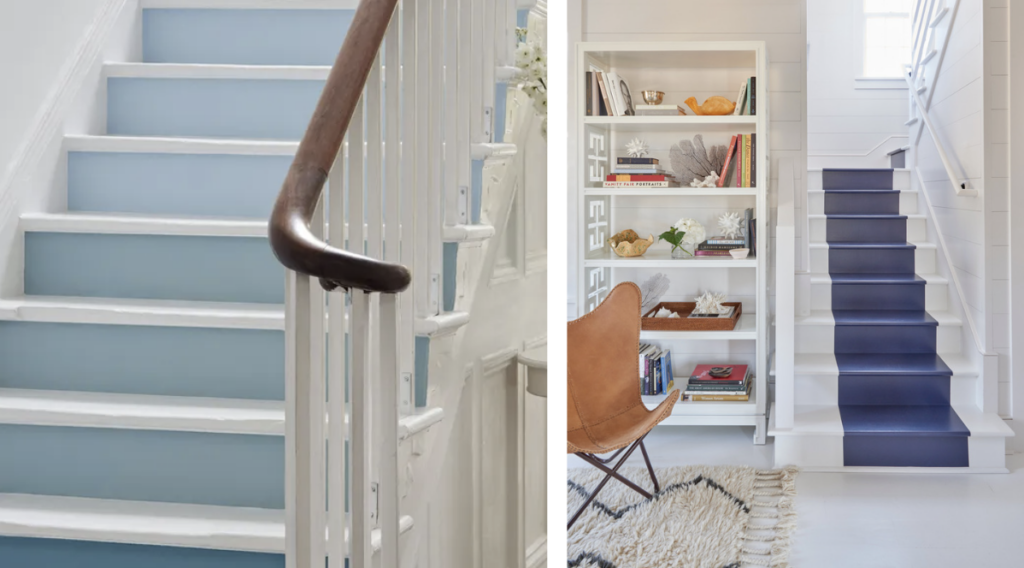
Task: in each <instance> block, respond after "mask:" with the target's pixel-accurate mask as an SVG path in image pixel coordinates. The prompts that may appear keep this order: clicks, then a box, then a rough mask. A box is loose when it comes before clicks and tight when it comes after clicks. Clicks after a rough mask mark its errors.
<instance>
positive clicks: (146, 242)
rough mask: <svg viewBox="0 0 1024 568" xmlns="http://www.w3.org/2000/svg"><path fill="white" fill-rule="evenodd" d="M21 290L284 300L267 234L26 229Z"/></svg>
mask: <svg viewBox="0 0 1024 568" xmlns="http://www.w3.org/2000/svg"><path fill="white" fill-rule="evenodd" d="M25 293H26V294H29V295H43V296H87V297H101V298H144V299H160V300H192V301H210V302H252V303H266V304H279V303H283V302H284V268H282V267H281V265H280V263H278V262H277V260H276V259H275V258H274V255H273V252H271V250H270V245H269V244H268V242H267V239H266V238H259V237H192V236H167V235H104V234H76V233H35V232H33V233H27V234H26V235H25Z"/></svg>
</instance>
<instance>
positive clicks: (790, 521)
mask: <svg viewBox="0 0 1024 568" xmlns="http://www.w3.org/2000/svg"><path fill="white" fill-rule="evenodd" d="M799 472H800V470H799V468H797V467H794V466H789V467H785V468H782V469H776V470H759V471H757V472H755V473H756V478H755V481H754V496H755V497H760V499H753V500H751V503H750V504H751V506H752V508H763V509H769V511H751V512H750V514H749V518H751V519H758V520H759V522H762V523H763V522H766V521H767V522H769V523H770V522H771V521H773V520H774V521H775V523H774V524H767V525H764V524H760V525H753V524H752V523H748V524H747V527H746V530H745V534H744V535H743V538H744V540H746V541H749V542H750V543H758V544H763V545H767V548H755V547H751V546H748V545H744V546H743V547H742V548H741V549H740V553H741V557H740V560H741V561H742V562H743V563H745V564H748V565H751V566H759V567H763V568H789V555H790V539H791V537H792V533H793V530H794V529H795V528H796V511H795V510H794V507H793V497H794V496H795V495H796V475H797V474H798V473H799ZM766 497H767V498H769V499H765V498H766ZM763 532H767V533H769V534H756V533H763ZM752 533H754V534H752Z"/></svg>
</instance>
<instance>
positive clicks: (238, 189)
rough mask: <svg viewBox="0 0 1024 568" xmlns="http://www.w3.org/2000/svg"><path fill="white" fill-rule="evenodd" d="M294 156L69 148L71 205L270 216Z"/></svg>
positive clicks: (96, 209)
mask: <svg viewBox="0 0 1024 568" xmlns="http://www.w3.org/2000/svg"><path fill="white" fill-rule="evenodd" d="M291 162H292V157H291V156H245V155H228V154H209V155H207V154H142V153H138V154H136V153H106V152H69V153H68V209H69V210H70V211H94V212H115V213H146V214H153V215H191V216H210V217H245V218H252V219H265V218H269V217H270V211H271V209H273V207H274V200H275V199H277V193H278V191H280V189H281V184H282V183H283V182H284V178H285V176H286V175H287V173H288V167H289V166H290V165H291Z"/></svg>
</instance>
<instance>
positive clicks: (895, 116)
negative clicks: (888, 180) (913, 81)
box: [807, 0, 909, 168]
mask: <svg viewBox="0 0 1024 568" xmlns="http://www.w3.org/2000/svg"><path fill="white" fill-rule="evenodd" d="M863 13H864V11H863V0H807V131H808V134H807V161H808V167H810V168H822V167H833V168H836V167H848V168H878V167H884V168H887V167H889V159H888V157H887V156H886V152H888V151H890V150H894V149H896V148H899V147H901V146H905V145H906V144H907V127H906V125H905V124H904V123H905V122H906V121H907V118H908V112H909V111H908V104H907V88H906V82H905V81H904V80H903V79H902V78H899V79H897V80H896V81H870V82H869V81H857V80H856V79H857V78H860V77H862V76H863V74H864V73H863V69H864V66H863V56H862V53H863V45H864V41H863V25H862V22H863Z"/></svg>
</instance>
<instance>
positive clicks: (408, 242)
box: [399, 0, 422, 410]
mask: <svg viewBox="0 0 1024 568" xmlns="http://www.w3.org/2000/svg"><path fill="white" fill-rule="evenodd" d="M401 10H402V33H401V34H400V37H401V42H402V79H401V89H402V141H401V144H400V146H399V147H400V149H401V168H402V177H401V183H400V184H399V191H400V193H401V200H400V201H401V208H402V212H401V219H402V226H401V247H402V248H401V261H402V264H403V265H405V266H407V267H409V268H410V269H411V270H412V273H413V283H412V286H411V287H410V289H409V290H406V291H405V292H404V293H403V294H402V295H401V297H400V301H401V321H400V322H399V335H400V337H401V342H402V343H401V345H402V348H401V351H400V353H401V361H402V364H401V371H402V379H403V380H407V381H408V384H407V385H405V387H404V388H405V389H406V390H405V391H404V392H407V393H408V395H409V401H408V408H407V409H406V410H411V409H412V407H413V406H415V394H414V392H415V388H414V384H413V383H414V380H415V377H414V369H415V360H414V355H415V341H416V302H417V301H418V300H419V298H418V295H419V293H420V291H419V290H417V289H416V286H418V285H420V283H421V282H422V280H421V279H420V277H419V275H418V272H419V271H420V270H421V266H422V264H421V263H420V262H419V260H418V259H417V255H416V247H417V242H416V241H417V233H416V194H417V192H416V188H417V184H418V181H417V179H416V157H417V156H418V155H419V152H418V150H417V147H416V146H417V144H416V141H417V139H416V122H417V120H416V104H417V101H416V99H417V90H416V65H417V63H416V34H417V32H416V0H402V3H401Z"/></svg>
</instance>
